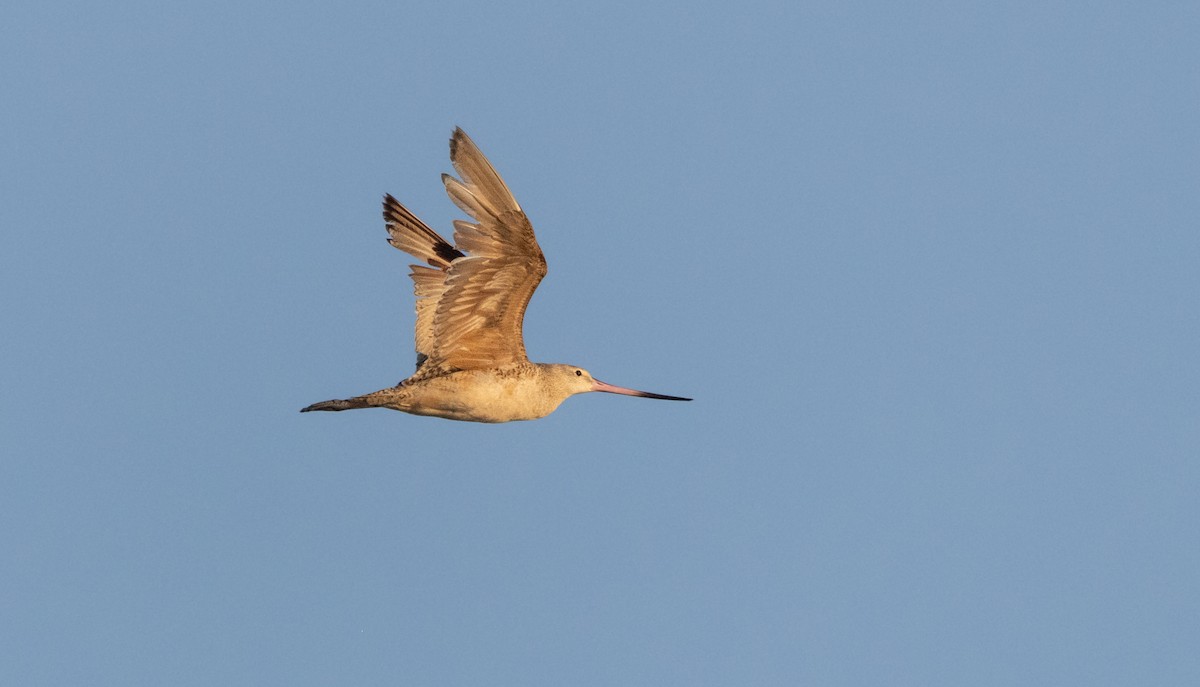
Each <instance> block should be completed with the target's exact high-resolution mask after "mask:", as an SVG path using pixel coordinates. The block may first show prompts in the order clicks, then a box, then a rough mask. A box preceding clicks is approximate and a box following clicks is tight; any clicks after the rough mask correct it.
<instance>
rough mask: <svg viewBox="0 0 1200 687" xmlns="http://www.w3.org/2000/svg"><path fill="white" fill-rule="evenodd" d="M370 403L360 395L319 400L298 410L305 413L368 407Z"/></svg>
mask: <svg viewBox="0 0 1200 687" xmlns="http://www.w3.org/2000/svg"><path fill="white" fill-rule="evenodd" d="M370 407H371V404H370V403H368V402H367V401H365V400H364V399H363V398H362V397H361V396H360V397H359V398H346V399H334V400H332V401H321V402H320V403H314V404H312V405H310V406H308V407H307V408H301V409H300V412H302V413H307V412H309V411H311V410H353V409H355V408H370Z"/></svg>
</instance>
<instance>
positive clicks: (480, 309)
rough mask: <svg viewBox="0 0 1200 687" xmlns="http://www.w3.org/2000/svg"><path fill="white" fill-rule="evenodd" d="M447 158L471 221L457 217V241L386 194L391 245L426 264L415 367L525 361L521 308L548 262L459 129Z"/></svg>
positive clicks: (417, 288)
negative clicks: (430, 225) (451, 165)
mask: <svg viewBox="0 0 1200 687" xmlns="http://www.w3.org/2000/svg"><path fill="white" fill-rule="evenodd" d="M450 160H451V162H452V163H453V164H454V168H455V170H457V171H458V174H459V175H460V176H461V177H462V178H461V180H460V179H456V178H454V177H452V176H450V175H446V174H443V175H442V181H443V183H444V184H445V186H446V193H447V194H448V195H449V196H450V199H451V200H452V201H453V202H454V204H455V205H457V206H458V207H459V208H460V209H462V211H463V212H466V213H467V214H468V215H470V216H471V217H472V218H473V219H474V220H475V221H474V222H468V221H466V220H455V221H454V243H455V245H454V246H451V245H450V244H449V243H447V242H446V241H445V240H444V239H442V238H441V237H440V236H438V234H437V232H435V231H433V230H432V229H430V228H429V227H428V226H427V225H426V224H425V223H424V222H422V221H421V220H419V219H417V217H416V216H415V215H413V214H412V213H411V212H409V211H408V210H407V209H406V208H405V207H404V206H403V205H401V204H400V203H398V202H397V201H396V200H395V199H394V198H392V197H391V196H390V195H388V196H386V197H385V199H384V220H385V222H386V224H387V228H388V233H389V234H390V238H389V239H388V240H389V242H390V243H391V244H392V245H393V246H396V247H397V248H399V249H401V250H403V251H405V252H407V253H409V254H410V255H412V256H414V257H416V258H417V259H419V260H423V261H425V262H426V263H427V264H428V265H430V267H424V266H421V265H413V267H412V272H411V277H412V280H413V291H414V293H415V295H416V297H417V322H416V348H417V354H418V356H417V361H418V365H417V366H418V371H425V372H428V373H436V372H437V371H439V370H456V369H457V370H469V369H480V368H491V367H500V366H503V365H507V364H511V363H516V362H526V361H528V357H527V356H526V354H525V343H524V337H523V335H522V331H521V330H522V325H523V322H524V319H525V309H526V307H528V305H529V299H530V297H531V296H532V295H533V292H534V290H536V289H537V286H538V284H539V283H541V280H542V277H544V276H545V275H546V259H545V257H544V256H543V255H542V249H541V247H539V246H538V243H537V238H536V237H535V236H534V233H533V226H532V225H531V224H530V222H529V219H528V218H527V217H526V216H525V213H524V212H523V211H522V210H521V206H520V205H518V204H517V201H516V199H515V198H514V197H513V195H512V192H511V191H509V189H508V186H507V185H505V183H504V180H503V179H501V178H500V175H499V174H498V173H497V172H496V170H495V168H494V167H492V165H491V163H490V162H488V160H487V158H486V157H484V155H483V153H482V152H480V150H479V148H478V147H477V146H476V145H475V143H474V142H473V141H472V140H471V139H470V138H469V137H468V136H467V135H466V134H465V133H464V132H463V130H462V129H455V131H454V135H453V136H452V137H451V139H450ZM464 253H465V254H466V255H464Z"/></svg>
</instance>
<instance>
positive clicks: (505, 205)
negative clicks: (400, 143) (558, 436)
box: [300, 129, 691, 422]
mask: <svg viewBox="0 0 1200 687" xmlns="http://www.w3.org/2000/svg"><path fill="white" fill-rule="evenodd" d="M450 161H451V162H452V163H454V168H455V169H456V170H458V174H459V176H461V177H462V180H461V181H460V180H459V179H455V178H454V177H452V176H450V175H449V174H443V175H442V182H443V183H444V184H445V185H446V193H448V194H449V195H450V199H451V200H453V201H454V204H455V205H457V206H458V207H459V208H461V209H462V210H463V211H464V212H466V213H467V214H468V215H470V216H471V217H474V218H475V223H471V222H467V221H464V220H455V221H454V242H455V244H456V245H454V246H451V245H450V244H449V243H447V242H446V241H445V240H444V239H443V238H442V237H441V236H438V234H437V232H435V231H434V230H433V229H430V228H429V227H428V226H427V225H426V224H425V223H424V222H422V221H421V220H419V219H417V217H416V215H414V214H412V213H411V212H409V211H408V209H407V208H405V207H404V206H403V205H401V204H400V203H398V202H397V201H396V199H395V198H393V197H392V196H391V195H390V194H388V195H386V196H384V201H383V219H384V222H385V223H386V224H387V230H388V233H389V234H390V238H389V239H388V242H389V243H391V244H392V245H393V246H395V247H396V248H399V249H400V250H402V251H404V252H406V253H408V254H410V255H412V256H413V257H415V258H417V259H418V260H424V261H425V262H426V263H428V264H429V265H430V267H425V266H423V265H413V266H412V274H411V276H412V280H413V285H414V288H413V291H414V292H415V293H416V296H417V326H416V330H417V332H416V334H417V336H416V339H417V341H416V348H417V370H416V372H414V373H413V375H412V376H411V377H409V378H408V379H405V380H404V381H402V382H400V383H399V384H397V385H396V386H394V387H390V388H387V389H382V390H380V391H376V392H374V393H370V394H366V395H364V396H355V397H354V398H348V399H344V400H333V401H322V402H321V403H314V404H312V405H310V406H308V407H307V408H304V409H303V410H301V411H300V412H302V413H303V412H307V411H310V410H350V409H353V408H373V407H383V408H392V409H395V410H400V411H403V412H406V413H413V414H414V415H433V416H435V417H444V418H447V419H450V420H469V421H472V422H510V421H512V420H536V419H537V418H540V417H545V416H547V415H549V414H550V413H552V412H554V409H555V408H557V407H558V406H559V404H560V403H562V402H563V401H564V400H566V398H567V397H568V396H573V395H575V394H581V393H586V392H588V391H606V392H608V393H612V394H625V395H627V396H642V397H644V398H660V399H664V400H668V401H690V400H691V399H689V398H680V397H678V396H664V395H662V394H652V393H650V392H648V391H637V390H634V389H626V388H624V387H619V386H613V385H612V384H605V383H604V382H601V381H600V380H598V379H595V378H593V377H592V375H591V374H589V373H588V371H587V370H585V369H583V368H580V367H575V366H574V365H556V364H545V363H531V362H529V358H527V357H526V356H525V342H524V339H523V337H522V335H521V324H522V321H523V320H524V318H525V307H526V306H527V305H528V304H529V297H530V296H532V295H533V291H534V289H536V288H537V285H538V283H539V282H540V281H542V277H544V276H546V258H545V257H544V256H543V255H542V249H541V248H540V247H539V246H538V243H537V239H536V238H535V237H534V235H533V226H532V225H531V224H530V223H529V219H528V218H527V217H526V216H525V213H524V212H523V211H522V210H521V206H520V205H518V204H517V201H516V199H515V198H513V196H512V193H511V192H510V191H509V190H508V186H506V185H505V184H504V181H503V180H502V179H501V178H500V175H499V174H497V173H496V170H495V169H494V168H493V167H492V165H491V163H490V162H488V160H487V158H486V157H484V156H483V153H481V152H480V151H479V148H477V147H476V146H475V143H474V142H473V141H472V140H471V139H470V138H468V137H467V135H466V134H465V133H463V130H462V129H455V130H454V135H453V136H452V137H451V138H450Z"/></svg>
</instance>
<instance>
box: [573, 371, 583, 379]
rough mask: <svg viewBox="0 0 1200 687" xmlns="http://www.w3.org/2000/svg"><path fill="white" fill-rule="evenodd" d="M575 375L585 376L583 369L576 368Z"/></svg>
mask: <svg viewBox="0 0 1200 687" xmlns="http://www.w3.org/2000/svg"><path fill="white" fill-rule="evenodd" d="M575 376H576V377H582V376H583V370H575Z"/></svg>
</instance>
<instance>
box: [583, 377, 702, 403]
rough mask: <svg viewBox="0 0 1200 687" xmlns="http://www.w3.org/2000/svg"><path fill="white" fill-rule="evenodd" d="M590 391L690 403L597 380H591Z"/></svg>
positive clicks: (683, 399) (686, 399) (684, 399)
mask: <svg viewBox="0 0 1200 687" xmlns="http://www.w3.org/2000/svg"><path fill="white" fill-rule="evenodd" d="M592 391H604V392H607V393H610V394H622V395H624V396H641V397H642V398H657V399H661V400H663V401H690V400H692V399H690V398H683V397H681V396H667V395H665V394H652V393H650V392H649V391H638V390H637V389H626V388H625V387H623V386H613V385H612V384H606V383H604V382H602V381H600V380H599V379H593V380H592Z"/></svg>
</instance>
